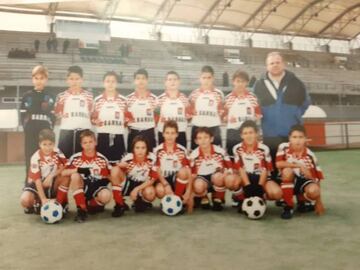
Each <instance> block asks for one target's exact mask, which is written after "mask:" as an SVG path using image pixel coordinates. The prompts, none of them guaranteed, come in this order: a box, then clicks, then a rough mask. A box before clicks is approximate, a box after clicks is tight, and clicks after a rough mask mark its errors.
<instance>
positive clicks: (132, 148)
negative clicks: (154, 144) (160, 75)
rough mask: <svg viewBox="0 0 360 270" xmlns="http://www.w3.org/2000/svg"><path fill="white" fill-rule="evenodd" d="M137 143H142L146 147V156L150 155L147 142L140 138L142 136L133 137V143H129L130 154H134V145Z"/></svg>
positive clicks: (142, 137)
mask: <svg viewBox="0 0 360 270" xmlns="http://www.w3.org/2000/svg"><path fill="white" fill-rule="evenodd" d="M138 142H144V143H145V145H146V155H148V154H149V153H150V149H149V148H150V146H149V142H148V140H147V139H146V138H145V137H144V136H142V135H137V136H135V138H134V139H133V141H132V142H131V152H132V153H134V148H135V144H136V143H138Z"/></svg>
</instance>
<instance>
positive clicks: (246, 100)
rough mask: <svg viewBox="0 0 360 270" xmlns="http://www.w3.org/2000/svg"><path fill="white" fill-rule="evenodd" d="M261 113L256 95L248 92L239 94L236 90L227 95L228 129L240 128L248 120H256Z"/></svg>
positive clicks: (225, 109)
mask: <svg viewBox="0 0 360 270" xmlns="http://www.w3.org/2000/svg"><path fill="white" fill-rule="evenodd" d="M256 115H261V108H260V106H259V103H258V100H257V98H256V96H255V95H253V94H252V93H250V92H248V91H247V92H246V93H245V94H244V95H241V96H239V95H238V94H236V93H235V92H234V91H233V92H231V93H230V94H228V95H227V96H226V97H225V104H224V118H226V119H227V128H228V129H238V128H240V126H241V125H242V123H243V122H244V121H246V120H253V121H255V120H256Z"/></svg>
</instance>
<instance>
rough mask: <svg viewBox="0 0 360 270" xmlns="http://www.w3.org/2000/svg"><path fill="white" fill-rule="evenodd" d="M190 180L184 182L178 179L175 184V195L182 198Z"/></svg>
mask: <svg viewBox="0 0 360 270" xmlns="http://www.w3.org/2000/svg"><path fill="white" fill-rule="evenodd" d="M188 182H189V181H188V180H183V179H180V178H176V182H175V195H177V196H179V197H181V196H182V195H183V194H184V193H185V190H186V186H187V184H188Z"/></svg>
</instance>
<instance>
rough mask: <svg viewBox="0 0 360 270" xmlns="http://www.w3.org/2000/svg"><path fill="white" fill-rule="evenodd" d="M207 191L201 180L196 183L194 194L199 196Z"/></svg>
mask: <svg viewBox="0 0 360 270" xmlns="http://www.w3.org/2000/svg"><path fill="white" fill-rule="evenodd" d="M205 191H206V183H205V182H204V181H202V180H201V179H196V180H195V181H194V192H195V194H197V195H202V194H203V193H204V192H205Z"/></svg>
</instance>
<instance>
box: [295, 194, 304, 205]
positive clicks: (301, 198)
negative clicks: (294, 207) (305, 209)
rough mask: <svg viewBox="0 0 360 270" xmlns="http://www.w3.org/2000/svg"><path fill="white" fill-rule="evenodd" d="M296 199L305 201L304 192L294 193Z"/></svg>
mask: <svg viewBox="0 0 360 270" xmlns="http://www.w3.org/2000/svg"><path fill="white" fill-rule="evenodd" d="M296 199H297V202H298V203H304V202H306V198H305V196H304V194H298V195H296Z"/></svg>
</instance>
